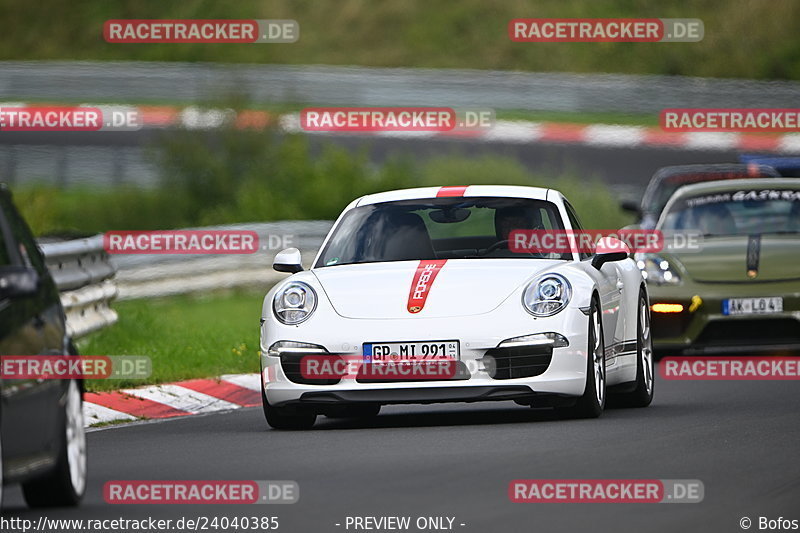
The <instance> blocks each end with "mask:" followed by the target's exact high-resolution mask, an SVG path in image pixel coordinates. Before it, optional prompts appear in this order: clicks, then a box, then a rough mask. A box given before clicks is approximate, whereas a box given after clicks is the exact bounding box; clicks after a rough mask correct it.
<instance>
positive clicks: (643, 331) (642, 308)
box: [614, 290, 656, 407]
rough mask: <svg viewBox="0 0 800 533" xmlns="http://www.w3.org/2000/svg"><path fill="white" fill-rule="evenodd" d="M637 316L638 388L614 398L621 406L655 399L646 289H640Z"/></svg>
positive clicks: (635, 404)
mask: <svg viewBox="0 0 800 533" xmlns="http://www.w3.org/2000/svg"><path fill="white" fill-rule="evenodd" d="M636 316H637V318H636V381H635V383H636V388H635V389H633V390H632V391H631V392H627V393H623V394H620V395H618V396H617V397H616V398H615V399H614V400H615V404H617V405H619V406H620V407H647V406H648V405H650V403H651V402H652V401H653V392H654V389H655V383H656V382H655V368H654V364H653V360H654V355H653V334H652V329H651V326H650V305H649V302H648V301H647V294H646V293H645V292H644V290H640V291H639V301H638V303H637V310H636Z"/></svg>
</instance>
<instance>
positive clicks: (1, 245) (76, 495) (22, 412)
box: [0, 184, 86, 507]
mask: <svg viewBox="0 0 800 533" xmlns="http://www.w3.org/2000/svg"><path fill="white" fill-rule="evenodd" d="M9 355H14V356H33V357H44V356H53V355H58V356H65V355H76V351H75V349H74V347H73V345H72V342H71V341H70V339H69V337H68V336H67V330H66V324H65V317H64V310H63V308H62V306H61V301H60V299H59V294H58V290H57V289H56V286H55V284H54V283H53V279H52V278H51V276H50V273H49V272H48V270H47V267H46V266H45V262H44V259H43V257H42V254H41V252H40V251H39V248H38V247H37V245H36V241H34V239H33V235H32V234H31V231H30V229H29V228H28V226H27V224H26V223H25V221H24V220H23V219H22V217H21V216H20V214H19V212H18V211H17V209H16V208H15V207H14V204H13V203H12V201H11V193H10V192H9V191H8V190H7V189H6V188H5V186H3V185H2V184H0V356H9ZM3 372H5V373H3ZM9 372H10V370H9V369H6V370H4V371H3V370H0V475H2V479H0V505H2V495H3V488H2V487H3V485H9V484H11V483H21V484H22V490H23V494H24V497H25V501H26V502H27V503H28V505H30V506H31V507H43V506H51V505H77V504H78V503H79V502H80V500H81V498H82V497H83V493H84V491H85V489H86V438H85V434H84V423H83V411H82V408H83V405H82V403H83V401H82V397H83V392H82V390H83V384H82V382H81V381H80V380H60V379H10V377H9ZM15 377H16V376H15Z"/></svg>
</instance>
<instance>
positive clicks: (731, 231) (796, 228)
mask: <svg viewBox="0 0 800 533" xmlns="http://www.w3.org/2000/svg"><path fill="white" fill-rule="evenodd" d="M660 229H662V230H664V231H669V230H675V231H686V230H692V231H699V232H700V233H702V234H703V235H704V236H715V235H720V236H721V235H752V234H761V233H797V232H800V189H740V190H737V191H727V192H719V193H709V194H704V195H701V196H693V197H688V198H683V199H681V200H679V201H678V202H676V203H675V204H673V206H672V207H670V210H669V213H667V214H666V215H665V217H664V220H663V224H662V227H661V228H660Z"/></svg>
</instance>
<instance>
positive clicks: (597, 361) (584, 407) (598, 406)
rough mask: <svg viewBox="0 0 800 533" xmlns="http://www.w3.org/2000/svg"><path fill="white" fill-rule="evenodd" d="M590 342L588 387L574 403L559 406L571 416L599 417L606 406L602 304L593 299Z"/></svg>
mask: <svg viewBox="0 0 800 533" xmlns="http://www.w3.org/2000/svg"><path fill="white" fill-rule="evenodd" d="M588 338H589V342H588V350H587V354H586V355H587V356H586V360H587V361H586V388H585V389H584V391H583V396H581V397H580V398H578V401H577V402H575V404H574V405H571V406H569V407H559V408H557V410H558V412H559V413H560V414H562V415H563V416H566V417H569V418H597V417H598V416H600V415H601V414H602V413H603V409H605V406H606V356H605V351H606V347H605V338H604V336H603V322H602V318H601V316H600V304H599V303H598V302H597V299H592V305H591V307H590V310H589V335H588Z"/></svg>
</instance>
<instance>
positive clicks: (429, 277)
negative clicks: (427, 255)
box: [406, 259, 447, 313]
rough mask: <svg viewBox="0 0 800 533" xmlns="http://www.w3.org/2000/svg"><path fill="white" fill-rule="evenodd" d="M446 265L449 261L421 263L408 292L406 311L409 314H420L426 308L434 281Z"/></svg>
mask: <svg viewBox="0 0 800 533" xmlns="http://www.w3.org/2000/svg"><path fill="white" fill-rule="evenodd" d="M445 263H447V259H431V260H428V261H420V262H419V265H417V271H416V272H414V279H413V280H412V281H411V290H410V291H409V292H408V305H407V306H406V309H408V312H409V313H419V312H420V311H422V308H423V307H425V301H426V300H427V299H428V293H430V292H431V287H433V281H434V280H435V279H436V276H437V275H438V274H439V271H440V270H441V269H442V267H443V266H444V264H445Z"/></svg>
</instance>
